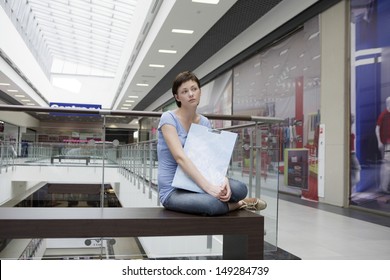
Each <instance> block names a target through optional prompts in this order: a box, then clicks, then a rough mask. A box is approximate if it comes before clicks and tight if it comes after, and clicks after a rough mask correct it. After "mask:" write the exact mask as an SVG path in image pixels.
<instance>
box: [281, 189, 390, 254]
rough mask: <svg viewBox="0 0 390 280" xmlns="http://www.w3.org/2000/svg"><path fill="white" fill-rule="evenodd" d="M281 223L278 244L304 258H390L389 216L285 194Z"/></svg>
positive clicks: (283, 196)
mask: <svg viewBox="0 0 390 280" xmlns="http://www.w3.org/2000/svg"><path fill="white" fill-rule="evenodd" d="M278 226H279V227H278V229H279V231H278V247H279V248H281V249H283V250H285V251H287V252H289V253H291V254H292V255H295V256H297V257H299V258H300V259H303V260H362V259H367V260H368V259H373V260H381V259H382V260H389V259H390V217H388V216H387V217H386V216H379V217H378V215H373V214H371V213H367V212H363V211H361V210H356V209H350V208H348V209H343V208H340V207H335V206H330V205H324V204H321V203H313V202H310V201H303V200H301V199H300V198H298V197H293V196H289V195H281V199H280V201H279V223H278ZM283 256H284V255H280V257H281V258H283ZM287 257H288V255H287Z"/></svg>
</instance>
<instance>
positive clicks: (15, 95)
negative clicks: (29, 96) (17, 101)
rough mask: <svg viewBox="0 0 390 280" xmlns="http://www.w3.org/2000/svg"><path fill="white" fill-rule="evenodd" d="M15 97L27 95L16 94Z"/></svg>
mask: <svg viewBox="0 0 390 280" xmlns="http://www.w3.org/2000/svg"><path fill="white" fill-rule="evenodd" d="M15 97H26V96H24V95H23V94H15Z"/></svg>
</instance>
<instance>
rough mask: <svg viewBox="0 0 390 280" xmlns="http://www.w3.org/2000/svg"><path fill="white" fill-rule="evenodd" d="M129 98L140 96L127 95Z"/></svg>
mask: <svg viewBox="0 0 390 280" xmlns="http://www.w3.org/2000/svg"><path fill="white" fill-rule="evenodd" d="M127 97H128V98H138V96H137V95H129V96H127Z"/></svg>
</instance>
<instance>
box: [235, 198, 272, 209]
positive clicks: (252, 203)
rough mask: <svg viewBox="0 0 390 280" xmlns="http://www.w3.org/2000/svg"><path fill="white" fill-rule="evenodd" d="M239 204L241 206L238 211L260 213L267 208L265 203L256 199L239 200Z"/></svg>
mask: <svg viewBox="0 0 390 280" xmlns="http://www.w3.org/2000/svg"><path fill="white" fill-rule="evenodd" d="M241 202H242V206H241V207H240V209H247V210H253V211H260V210H264V209H265V208H267V202H265V201H264V200H262V199H260V198H256V197H248V198H245V199H243V200H241Z"/></svg>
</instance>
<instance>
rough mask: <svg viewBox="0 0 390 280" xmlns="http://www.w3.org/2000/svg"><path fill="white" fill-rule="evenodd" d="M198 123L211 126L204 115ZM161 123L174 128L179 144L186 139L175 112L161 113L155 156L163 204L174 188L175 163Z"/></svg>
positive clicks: (184, 131) (185, 133) (185, 132)
mask: <svg viewBox="0 0 390 280" xmlns="http://www.w3.org/2000/svg"><path fill="white" fill-rule="evenodd" d="M199 124H200V125H203V126H207V127H209V128H211V124H210V121H209V119H207V118H206V117H205V116H202V115H201V116H200V121H199ZM163 125H172V126H174V127H175V128H176V131H177V134H178V135H179V139H180V142H181V145H182V146H183V147H184V143H185V142H186V139H187V133H188V132H187V131H186V130H185V129H184V127H183V126H182V125H181V123H180V121H179V119H178V118H177V116H176V114H175V113H174V112H172V111H167V112H164V113H163V114H162V115H161V119H160V123H159V124H158V142H157V156H158V175H157V181H158V190H159V194H160V201H161V203H162V204H164V201H165V199H166V198H167V197H168V195H169V194H170V193H171V192H172V191H173V190H174V187H172V181H173V177H174V176H175V172H176V168H177V163H176V160H175V159H174V158H173V156H172V154H171V152H170V150H169V148H168V146H167V143H166V142H165V139H164V136H163V134H162V133H161V127H162V126H163Z"/></svg>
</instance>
